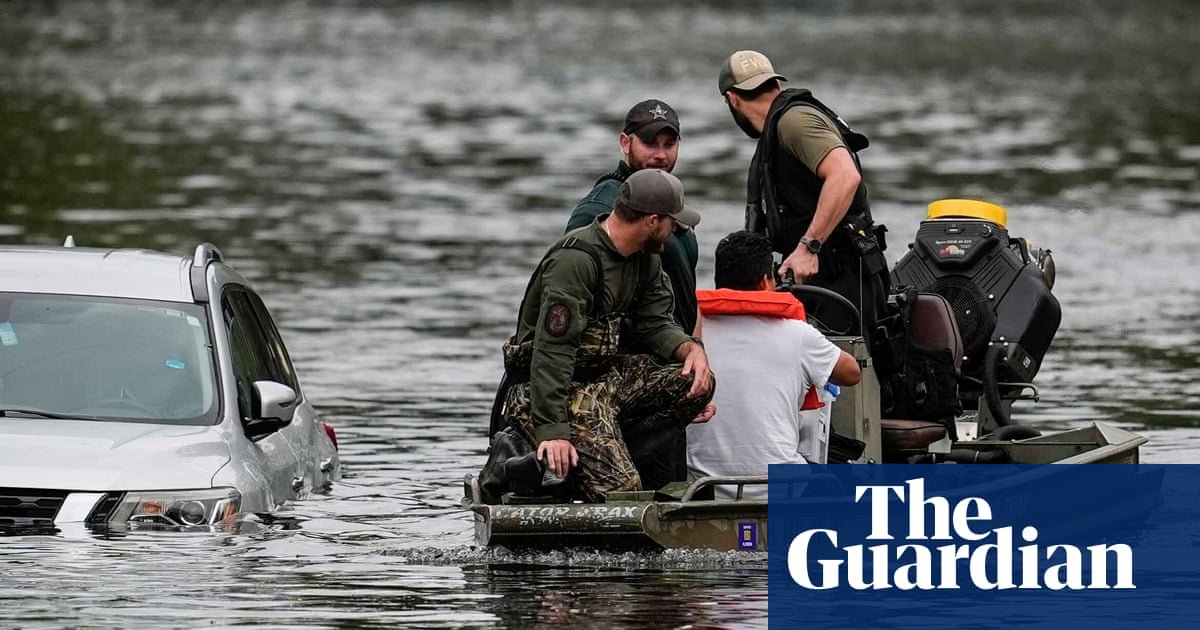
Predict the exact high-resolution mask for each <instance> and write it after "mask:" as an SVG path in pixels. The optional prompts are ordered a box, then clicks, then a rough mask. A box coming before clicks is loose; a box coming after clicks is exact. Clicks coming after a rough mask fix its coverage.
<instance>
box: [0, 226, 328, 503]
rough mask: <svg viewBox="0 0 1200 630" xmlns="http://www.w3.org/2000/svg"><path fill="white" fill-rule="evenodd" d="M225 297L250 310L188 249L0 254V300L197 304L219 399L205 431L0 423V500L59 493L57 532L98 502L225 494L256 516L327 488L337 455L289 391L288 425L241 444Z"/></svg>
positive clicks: (245, 287)
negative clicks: (34, 297)
mask: <svg viewBox="0 0 1200 630" xmlns="http://www.w3.org/2000/svg"><path fill="white" fill-rule="evenodd" d="M232 292H238V294H239V295H240V296H243V297H242V298H239V299H247V298H246V297H245V296H248V295H253V296H254V298H253V299H254V300H258V298H257V294H255V293H254V292H253V289H252V288H251V287H250V283H249V282H247V281H246V279H245V278H243V277H242V276H241V275H240V274H238V273H237V272H236V271H234V270H233V269H232V268H230V267H229V266H227V265H226V264H224V263H223V262H222V261H221V258H220V254H219V252H216V250H215V248H211V246H201V247H198V248H197V250H196V256H194V257H193V259H188V258H184V257H179V256H172V255H168V254H163V253H159V252H151V251H144V250H100V249H86V248H74V247H62V248H50V247H0V294H46V295H63V296H95V297H105V298H110V297H116V298H131V299H138V300H157V301H162V302H175V303H186V304H206V305H207V308H206V309H205V312H206V314H207V319H208V321H207V324H208V327H209V331H210V337H209V339H210V340H211V345H212V347H211V353H212V357H213V358H214V359H215V361H214V365H215V374H216V376H217V384H216V387H217V390H216V391H217V392H219V394H220V395H219V397H218V401H217V404H218V407H217V411H216V414H215V416H214V417H213V420H214V423H213V424H206V425H176V424H157V423H155V422H154V421H153V420H152V419H143V420H139V421H129V422H127V421H114V420H103V421H97V420H94V419H93V420H85V419H78V420H77V419H51V418H42V417H31V416H25V417H11V416H14V415H17V416H20V414H8V415H9V416H10V417H0V494H2V493H4V492H5V491H9V492H10V493H12V492H16V491H14V490H13V489H20V492H23V493H24V494H27V495H28V494H36V493H35V492H32V491H33V490H38V489H44V490H53V491H56V492H61V491H66V492H67V495H66V497H65V499H64V500H63V502H62V507H61V508H59V509H58V512H57V514H55V517H54V522H55V523H56V524H58V523H65V522H72V521H80V520H85V519H88V518H89V515H94V513H95V510H96V509H97V506H98V505H100V504H101V503H102V502H103V499H104V498H105V497H113V496H114V495H117V494H120V493H137V492H144V491H192V490H203V489H212V488H233V489H236V490H237V492H238V493H240V508H239V510H238V511H240V512H263V511H269V510H272V509H275V508H277V507H278V506H280V505H281V504H282V503H284V502H285V501H288V500H290V499H296V498H302V497H304V496H306V495H307V494H308V493H309V492H312V491H314V490H318V491H319V490H323V489H325V488H327V487H328V486H329V484H330V482H331V481H332V480H334V479H336V478H337V477H338V475H339V474H340V462H339V460H338V454H337V449H336V446H335V445H334V443H333V440H332V436H331V435H329V434H328V433H327V431H326V427H325V426H323V423H322V422H321V420H320V418H319V417H318V415H317V413H316V411H315V410H314V409H313V406H312V404H311V403H310V401H309V400H308V399H307V398H306V397H305V396H304V394H303V392H302V391H300V388H299V384H298V383H294V385H295V389H296V391H295V399H296V400H295V402H294V403H291V404H290V405H289V407H288V413H289V414H290V416H291V417H290V421H287V422H286V424H284V425H283V426H281V427H279V428H278V429H277V430H273V431H270V432H268V433H266V434H265V435H263V436H261V437H258V438H257V439H254V440H252V439H250V438H249V437H247V428H246V427H247V425H246V422H247V420H245V419H244V418H243V417H242V416H243V413H242V412H241V411H240V410H239V405H238V402H237V401H238V384H237V378H236V375H235V370H234V351H233V349H232V345H231V340H230V329H229V326H227V325H226V317H225V316H223V306H222V305H223V304H225V302H224V300H225V298H226V297H227V296H229V295H231V294H232ZM255 303H257V304H261V302H260V301H256V302H255ZM262 308H263V311H264V312H265V307H262ZM256 312H257V311H256ZM259 317H260V318H261V317H262V316H261V315H260V316H259ZM266 317H267V318H268V319H269V315H267V316H266ZM255 321H258V320H255ZM270 328H271V329H274V325H273V323H272V324H271V325H270ZM276 335H277V332H276ZM280 344H281V345H282V342H281V341H280ZM284 360H285V361H286V360H287V359H286V350H285V351H284ZM290 367H291V366H290V362H289V363H288V368H289V369H290ZM287 391H290V390H287ZM2 406H3V404H2V403H0V407H2ZM286 420H287V419H285V421H286Z"/></svg>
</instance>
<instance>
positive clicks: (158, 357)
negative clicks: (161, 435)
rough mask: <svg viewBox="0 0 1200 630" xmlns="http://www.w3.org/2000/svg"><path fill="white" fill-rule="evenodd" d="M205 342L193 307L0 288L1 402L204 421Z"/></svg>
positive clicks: (209, 414) (20, 409)
mask: <svg viewBox="0 0 1200 630" xmlns="http://www.w3.org/2000/svg"><path fill="white" fill-rule="evenodd" d="M211 348H212V345H211V344H210V343H209V336H208V326H207V325H206V323H205V317H204V308H203V307H202V306H199V305H195V304H181V303H176V302H158V301H153V300H132V299H121V298H101V297H83V296H66V295H41V294H21V293H0V410H3V415H5V416H8V417H27V418H38V417H58V416H63V417H70V418H87V419H96V420H113V421H125V422H153V423H163V424H211V423H213V422H215V417H216V411H217V409H216V395H215V392H216V388H217V384H216V378H215V377H214V373H213V359H212V350H211Z"/></svg>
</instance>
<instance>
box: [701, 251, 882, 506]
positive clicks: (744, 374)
mask: <svg viewBox="0 0 1200 630" xmlns="http://www.w3.org/2000/svg"><path fill="white" fill-rule="evenodd" d="M772 265H773V262H772V256H771V244H770V243H769V242H768V241H767V239H766V237H764V236H762V235H761V234H756V233H754V232H745V231H743V232H734V233H733V234H730V235H729V236H726V237H725V238H724V239H722V240H721V242H720V243H719V244H718V245H717V255H716V273H715V276H714V284H716V287H717V288H716V289H715V290H702V291H699V292H698V295H699V302H700V312H701V313H702V317H703V318H704V333H705V334H704V338H705V343H706V346H707V348H708V351H709V353H710V354H711V356H712V359H713V366H714V373H716V374H718V375H719V376H720V378H721V389H720V391H718V392H717V393H716V396H715V397H714V402H716V404H717V414H716V417H715V419H714V421H713V422H709V423H705V424H702V425H701V424H697V425H692V426H691V427H688V473H689V476H690V477H692V478H693V479H698V478H700V477H705V476H710V475H714V476H733V475H765V474H767V465H769V464H802V463H804V462H805V458H804V456H803V455H802V453H814V452H816V447H815V445H814V444H810V443H806V440H805V439H804V438H802V435H806V434H807V435H812V434H814V433H815V432H812V431H802V428H803V427H802V426H801V422H802V418H803V417H804V416H802V415H801V413H800V411H801V409H802V407H803V408H815V407H816V406H818V405H820V404H821V403H819V402H818V401H817V398H816V390H817V389H821V388H824V387H825V385H826V384H827V383H833V384H835V385H855V384H857V383H858V381H859V379H860V378H861V377H862V372H861V370H860V369H859V367H858V362H857V361H855V360H854V357H853V356H852V355H850V354H849V353H847V352H845V351H843V350H840V349H838V347H837V346H835V345H834V344H833V342H831V341H829V340H828V339H826V338H825V336H824V335H822V334H821V333H820V332H818V331H817V329H816V328H813V327H812V326H811V325H809V324H808V323H807V322H806V321H805V314H804V305H803V304H801V303H800V302H799V301H797V300H796V298H795V297H794V296H793V295H792V294H791V293H790V292H781V291H775V276H774V273H773V271H772ZM802 403H804V404H803V405H802ZM810 420H811V419H810ZM810 439H811V438H810ZM752 490H753V488H749V487H748V488H746V492H747V493H748V494H750V493H751V491H752ZM759 490H764V491H765V490H766V488H765V486H764V487H760V488H759ZM717 492H718V494H719V495H720V496H723V497H724V496H725V495H728V496H727V498H733V492H732V488H729V487H724V486H722V487H718V489H717ZM764 498H765V497H764Z"/></svg>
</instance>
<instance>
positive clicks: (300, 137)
mask: <svg viewBox="0 0 1200 630" xmlns="http://www.w3.org/2000/svg"><path fill="white" fill-rule="evenodd" d="M893 4H894V3H890V2H874V1H869V2H860V3H854V4H849V3H845V2H840V1H838V0H828V1H824V2H818V3H810V4H806V5H804V6H800V7H793V6H788V5H784V4H782V3H773V2H755V3H750V4H749V5H746V6H740V8H737V9H730V8H727V7H726V6H725V5H724V3H699V4H689V5H687V6H683V5H680V6H663V7H654V8H647V7H646V6H645V5H644V4H632V3H629V4H624V3H618V4H616V5H615V6H611V7H605V8H604V9H598V8H592V7H591V6H590V5H588V4H586V3H558V4H555V5H553V6H546V5H544V4H542V3H536V2H529V1H520V0H514V1H511V2H505V3H476V2H452V3H440V2H439V3H419V2H418V3H401V4H393V3H370V2H368V3H339V2H334V3H324V2H321V3H318V2H264V3H255V4H253V5H252V6H249V7H241V6H232V5H231V6H228V7H216V8H213V7H208V6H206V5H197V4H193V3H148V2H109V3H67V4H61V5H59V4H45V3H35V2H12V3H5V4H4V5H3V6H0V241H3V242H9V243H58V242H61V240H62V238H63V237H64V236H65V235H66V234H68V233H71V234H74V235H75V237H76V240H77V241H78V242H79V243H80V244H81V245H103V246H138V247H152V248H158V249H164V250H169V251H175V252H180V253H185V252H189V251H191V249H192V247H194V245H195V243H196V242H198V241H202V240H207V241H211V242H213V243H216V244H217V245H218V246H219V247H221V248H222V250H223V251H224V252H225V254H226V256H227V257H228V258H229V259H231V260H232V261H233V263H234V264H235V265H236V266H237V267H239V268H240V269H242V270H243V271H244V272H245V273H246V274H247V275H248V276H249V277H251V278H252V279H253V280H254V281H255V282H256V284H258V285H259V287H260V288H261V289H262V290H263V292H264V293H265V294H266V298H267V301H268V303H269V304H270V306H271V307H272V308H273V310H274V311H275V312H276V315H277V316H278V317H279V319H280V320H281V321H282V323H283V326H284V335H285V337H286V340H287V341H288V343H289V349H290V350H291V354H292V356H293V358H294V360H295V361H296V362H297V363H298V364H299V366H300V372H301V376H302V378H303V381H304V386H305V387H306V389H307V390H308V393H309V395H310V396H311V397H313V398H314V399H315V400H316V401H317V402H318V404H319V405H320V406H321V409H322V411H323V412H324V414H325V416H326V419H328V420H330V421H332V422H333V423H334V424H335V425H336V426H337V428H338V435H339V438H340V440H341V444H342V448H343V461H344V462H345V465H346V472H347V474H346V479H345V481H344V482H343V483H341V484H338V485H337V487H336V488H335V489H334V492H333V494H332V495H331V496H329V497H318V498H316V499H313V500H311V501H306V502H304V503H301V504H299V505H296V506H293V508H292V509H291V511H290V514H289V515H290V516H293V517H295V519H296V520H297V522H299V523H300V527H299V529H295V530H283V529H281V528H279V527H268V528H267V529H266V530H265V531H263V532H260V533H257V534H254V533H243V534H236V535H218V536H210V535H204V536H197V535H183V536H165V535H154V534H137V535H134V536H131V537H130V538H126V539H114V540H99V541H98V540H94V539H89V538H83V539H77V538H72V537H70V536H66V535H64V536H60V537H57V538H48V537H26V538H21V539H8V540H4V541H3V542H2V543H0V554H2V555H3V561H2V562H3V563H4V565H5V568H6V571H5V573H6V575H8V576H13V577H12V578H10V579H8V580H5V581H4V583H3V584H0V602H3V603H4V605H5V607H6V609H7V610H10V611H13V613H14V614H13V615H12V616H13V617H14V618H19V619H43V620H47V621H49V622H50V623H51V624H52V625H63V624H66V625H73V624H79V623H87V624H95V625H106V626H107V625H113V626H117V625H131V623H138V622H144V623H164V624H167V625H199V624H200V623H202V622H203V621H204V620H211V621H213V622H214V623H217V624H220V625H227V624H233V623H240V622H243V621H247V620H250V621H257V622H266V623H275V624H281V625H282V624H286V625H299V624H306V623H317V624H323V625H380V626H384V625H387V626H394V625H397V624H399V623H416V624H421V625H453V626H459V625H529V624H533V623H538V622H545V623H547V624H548V623H554V622H556V621H559V620H563V619H567V620H578V619H593V620H604V621H607V622H612V623H616V624H618V625H637V624H646V623H653V624H655V625H687V624H695V625H702V624H718V625H722V624H727V625H745V624H748V623H749V624H754V623H758V624H761V623H762V621H763V618H764V616H765V610H766V602H765V588H766V587H765V585H766V580H765V563H764V562H762V560H761V558H746V557H729V556H725V555H720V554H718V555H716V556H713V555H705V554H676V555H672V554H667V555H666V556H654V557H651V558H647V557H644V556H635V557H626V556H603V555H600V556H595V557H593V556H589V555H587V554H582V555H581V554H560V555H554V554H551V555H543V556H530V557H524V556H505V555H503V554H500V555H499V556H498V555H497V554H496V553H494V552H484V551H482V550H474V549H471V548H470V546H469V545H470V541H471V527H470V521H469V519H468V518H467V515H466V514H465V513H463V512H462V510H460V509H459V508H458V507H457V502H458V495H459V493H460V489H459V487H458V480H460V479H461V478H462V476H463V475H464V474H465V473H467V472H469V471H471V470H473V468H474V467H475V466H477V465H478V463H479V462H480V461H481V459H482V453H483V449H484V447H485V437H484V423H483V417H484V414H485V412H486V409H487V407H488V405H489V404H490V401H491V393H492V388H493V387H494V382H495V380H496V377H497V376H498V370H499V358H498V352H497V349H498V346H499V342H500V340H501V339H502V338H503V337H504V336H505V334H507V332H508V331H509V330H510V328H511V327H512V325H513V315H512V312H513V310H514V308H515V306H516V302H517V301H518V300H519V298H520V291H521V289H522V288H523V287H524V284H525V280H526V279H527V274H528V272H529V269H530V267H531V265H532V264H533V263H534V262H535V261H536V260H537V258H538V257H539V256H540V255H541V253H542V252H543V251H544V248H545V247H546V246H547V244H548V243H549V242H550V241H551V239H552V238H553V237H554V236H555V235H557V234H558V233H560V232H561V230H562V226H563V223H564V221H565V217H566V214H567V211H568V209H569V208H570V206H571V205H572V204H573V203H574V201H575V200H577V199H578V198H579V197H580V196H581V195H582V194H583V193H584V192H586V190H587V189H588V187H589V186H590V184H591V182H592V181H593V180H594V179H595V178H596V177H597V176H598V175H599V174H601V173H602V172H604V171H606V170H608V169H610V168H611V167H612V166H613V164H614V163H615V160H616V159H617V157H618V152H617V145H616V138H615V134H616V131H617V129H618V127H619V125H620V121H621V119H622V117H623V115H624V113H625V110H626V109H627V107H628V106H629V104H631V103H633V102H636V101H637V100H641V99H643V98H647V97H650V96H656V97H660V98H663V99H665V100H667V101H668V102H670V103H672V104H673V105H674V106H675V107H676V108H677V109H678V110H679V112H680V115H681V119H682V123H683V131H684V139H683V143H682V145H681V159H680V165H679V168H678V170H677V172H678V174H679V175H680V176H681V178H682V179H683V180H684V182H685V184H686V185H687V187H688V192H689V202H690V203H691V204H692V205H694V206H696V207H697V208H698V209H699V210H700V211H701V212H702V213H704V214H705V221H704V224H703V225H702V226H701V229H700V232H699V238H700V241H701V251H702V260H701V270H700V275H701V284H702V285H708V284H710V283H709V282H708V278H709V277H711V252H712V249H713V247H714V246H715V244H716V242H717V240H719V238H720V237H721V236H723V235H724V234H725V233H727V232H728V231H731V230H733V229H736V228H737V227H738V225H739V223H740V217H741V211H740V205H741V204H740V201H739V199H740V198H741V195H742V194H743V192H742V191H743V190H744V188H743V187H744V177H745V168H746V164H747V162H748V160H749V156H750V153H751V152H752V150H753V145H752V143H751V142H750V141H748V140H747V139H746V138H745V137H744V136H741V134H740V132H738V131H737V130H736V129H735V128H734V126H733V125H732V124H731V122H730V121H729V120H728V114H727V112H726V110H725V107H724V104H723V103H722V102H721V100H720V98H719V96H718V95H717V93H716V88H715V83H716V77H715V74H716V68H717V67H719V65H720V63H721V61H722V59H723V58H724V56H725V55H726V54H728V52H730V51H732V50H735V49H738V48H746V47H754V48H761V49H764V50H765V51H766V52H767V53H768V54H770V55H771V57H772V58H773V60H774V61H775V62H776V65H777V67H778V69H779V70H780V71H781V72H783V73H784V74H787V75H788V76H790V77H791V78H792V79H793V81H792V83H793V84H800V85H805V86H808V87H811V88H813V89H814V90H815V91H816V92H817V93H818V94H819V95H820V96H821V97H822V98H823V99H824V100H826V101H827V102H829V103H831V104H833V105H835V106H836V107H837V108H838V109H839V110H840V111H841V113H842V114H843V115H844V116H845V117H846V118H848V119H849V120H850V121H851V122H852V123H853V124H854V125H855V126H856V127H858V128H860V129H862V130H864V131H866V132H867V133H868V134H869V135H870V136H871V138H872V146H871V148H870V149H869V150H868V151H867V152H865V153H864V154H863V160H864V163H865V165H866V168H867V169H868V172H867V180H868V183H869V184H870V186H871V194H872V198H873V200H874V201H875V206H876V214H877V216H878V217H879V218H881V220H883V221H885V222H887V223H888V224H889V226H890V227H891V230H892V239H891V240H892V242H893V244H894V245H893V249H892V251H891V252H890V255H891V256H892V258H893V260H895V259H898V258H899V256H900V255H901V253H902V251H901V250H902V248H903V243H904V242H905V241H906V240H907V239H908V238H910V237H911V235H912V234H913V233H914V231H915V228H916V224H917V222H918V221H919V220H920V218H921V217H922V216H923V212H924V205H925V204H926V203H928V202H929V201H931V200H933V199H936V198H940V197H948V196H977V197H983V198H986V199H990V200H994V201H997V202H1000V203H1002V204H1005V205H1007V206H1008V208H1009V216H1010V226H1011V228H1012V231H1013V233H1014V234H1018V235H1022V236H1026V237H1029V238H1031V239H1033V240H1034V241H1035V242H1036V243H1037V244H1038V245H1039V246H1046V247H1050V248H1051V249H1053V250H1054V253H1055V258H1056V261H1057V262H1058V269H1059V274H1058V284H1057V285H1056V287H1055V291H1056V294H1057V295H1058V297H1059V299H1060V301H1061V302H1062V303H1063V311H1064V318H1063V326H1062V329H1061V330H1060V332H1059V335H1058V337H1057V338H1056V340H1055V343H1054V347H1053V348H1052V350H1051V352H1050V354H1049V355H1048V360H1047V364H1046V366H1045V368H1044V369H1043V371H1042V374H1041V375H1040V376H1039V384H1040V385H1041V387H1042V392H1043V400H1042V403H1041V404H1040V405H1038V406H1036V407H1023V408H1021V409H1020V412H1019V413H1021V414H1022V415H1024V416H1025V417H1027V418H1028V419H1030V420H1031V421H1032V422H1035V423H1037V424H1040V425H1042V426H1045V427H1050V428H1060V427H1065V426H1071V425H1073V424H1076V423H1078V422H1080V421H1081V420H1090V419H1107V420H1109V421H1114V422H1116V423H1118V424H1120V425H1122V426H1127V427H1132V428H1135V429H1137V430H1139V431H1141V432H1143V433H1145V434H1146V435H1148V436H1149V437H1150V438H1151V440H1152V441H1151V443H1150V444H1149V445H1147V446H1146V447H1145V450H1144V453H1145V457H1146V459H1147V460H1153V461H1194V460H1195V452H1196V448H1197V445H1200V421H1198V420H1197V415H1198V414H1197V409H1198V408H1200V385H1197V384H1196V383H1197V379H1196V378H1195V377H1194V375H1195V373H1196V369H1197V365H1198V364H1200V353H1198V352H1197V350H1196V348H1197V347H1200V344H1198V343H1197V342H1198V341H1200V312H1198V309H1197V304H1198V303H1200V301H1198V299H1197V298H1198V297H1200V280H1198V279H1197V276H1196V274H1194V273H1193V270H1194V269H1196V268H1197V262H1198V261H1197V257H1198V256H1200V254H1197V252H1196V248H1195V247H1194V243H1196V242H1197V241H1200V214H1197V212H1196V210H1197V207H1198V206H1200V186H1198V185H1197V176H1198V174H1200V173H1198V171H1197V169H1198V165H1200V111H1197V110H1196V108H1195V107H1194V103H1196V102H1197V100H1200V66H1197V64H1195V62H1194V60H1195V58H1196V57H1197V54H1198V53H1200V29H1197V28H1196V27H1195V25H1196V24H1197V23H1200V19H1198V18H1200V9H1197V8H1196V7H1195V6H1194V3H1192V2H1187V1H1184V0H1178V1H1166V2H1159V3H1153V6H1152V7H1150V6H1145V7H1144V6H1142V5H1139V4H1129V3H1117V2H1108V1H1106V0H1097V1H1095V2H1091V3H1089V5H1088V7H1087V9H1086V10H1082V9H1081V8H1080V7H1079V6H1077V5H1076V4H1072V3H1067V4H1062V3H1054V2H1043V1H1038V0H1027V1H1023V2H1019V3H1004V4H996V3H990V2H982V1H976V0H970V1H968V2H951V1H949V0H930V1H928V2H922V3H916V4H910V5H906V8H897V7H895V6H893ZM101 573H103V574H104V575H106V576H107V579H106V580H105V581H104V582H103V583H102V584H97V583H96V581H95V579H94V578H95V575H97V574H101ZM64 597H65V599H63V598H64ZM665 601H670V602H672V604H671V606H669V607H666V606H663V605H662V602H665ZM664 608H669V610H664Z"/></svg>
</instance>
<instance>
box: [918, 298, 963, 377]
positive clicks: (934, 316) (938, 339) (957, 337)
mask: <svg viewBox="0 0 1200 630" xmlns="http://www.w3.org/2000/svg"><path fill="white" fill-rule="evenodd" d="M911 326H912V329H911V330H910V331H909V333H910V334H911V335H912V340H913V341H915V342H917V343H918V344H920V345H922V346H925V347H927V348H949V349H950V351H951V352H953V353H954V369H956V370H957V369H961V368H962V360H963V351H964V350H963V341H962V334H961V333H960V332H959V330H958V321H957V320H956V319H955V318H954V309H953V308H952V307H951V306H950V302H949V301H947V300H946V298H944V297H942V296H940V295H938V294H936V293H918V294H917V299H916V301H914V302H913V310H912V323H911Z"/></svg>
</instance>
